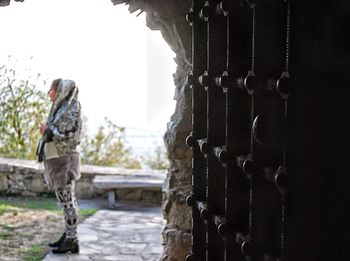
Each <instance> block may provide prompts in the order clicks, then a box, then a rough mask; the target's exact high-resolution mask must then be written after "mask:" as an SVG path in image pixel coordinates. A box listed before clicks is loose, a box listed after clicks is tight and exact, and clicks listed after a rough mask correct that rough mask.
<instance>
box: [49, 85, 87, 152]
mask: <svg viewBox="0 0 350 261" xmlns="http://www.w3.org/2000/svg"><path fill="white" fill-rule="evenodd" d="M47 126H48V129H50V130H51V131H52V134H53V142H54V144H55V146H56V149H57V152H58V154H59V156H64V155H69V154H71V153H72V152H75V151H76V147H77V145H78V144H79V143H80V135H81V127H82V120H81V106H80V103H79V101H78V88H77V87H76V86H75V83H74V81H71V80H61V81H60V83H59V85H58V87H57V91H56V100H55V102H54V103H53V105H52V108H51V111H50V115H49V117H48V122H47Z"/></svg>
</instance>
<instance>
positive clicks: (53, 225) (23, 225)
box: [0, 207, 63, 261]
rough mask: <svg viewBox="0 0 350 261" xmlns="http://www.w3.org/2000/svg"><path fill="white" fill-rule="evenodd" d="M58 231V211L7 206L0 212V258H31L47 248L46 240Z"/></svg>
mask: <svg viewBox="0 0 350 261" xmlns="http://www.w3.org/2000/svg"><path fill="white" fill-rule="evenodd" d="M62 231H63V217H62V214H60V213H57V212H52V211H46V210H28V209H22V208H16V207H10V208H9V210H8V211H7V212H6V213H4V214H3V215H0V253H1V256H0V260H1V261H10V260H11V261H12V260H35V259H34V256H35V255H40V252H41V251H43V252H44V253H45V252H46V251H49V250H50V249H49V247H47V246H46V244H47V242H48V241H51V240H55V239H56V237H57V235H59V234H60V233H62ZM33 246H34V248H33ZM39 249H40V250H39ZM38 251H39V253H38Z"/></svg>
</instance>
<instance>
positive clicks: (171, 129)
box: [0, 0, 191, 261]
mask: <svg viewBox="0 0 350 261" xmlns="http://www.w3.org/2000/svg"><path fill="white" fill-rule="evenodd" d="M10 1H11V0H0V6H7V5H9V4H10ZM15 1H16V2H23V1H24V0H15ZM111 1H112V3H113V4H115V5H117V4H127V5H129V11H130V12H135V11H137V10H141V11H145V12H146V22H147V26H148V27H149V28H150V29H152V30H160V31H161V33H162V36H163V38H164V39H165V41H166V42H167V43H168V44H169V46H170V47H171V49H172V50H173V51H174V52H175V53H176V58H175V62H176V64H177V70H176V72H175V73H174V83H175V87H176V90H175V99H176V109H175V112H174V114H173V115H172V116H171V119H170V122H168V125H167V131H166V133H165V135H164V141H165V144H166V147H167V151H168V156H169V159H170V168H169V171H168V174H167V179H166V182H165V185H164V187H165V191H166V192H165V194H164V195H163V213H164V217H165V219H166V226H165V228H164V230H163V238H164V243H165V246H164V252H163V256H162V260H164V261H182V260H185V257H186V255H188V254H189V252H190V246H191V213H190V208H189V207H188V206H187V205H186V197H187V196H188V195H189V193H190V191H191V152H190V150H189V149H188V147H187V145H186V144H185V138H186V137H187V136H188V134H189V132H190V130H191V92H190V90H189V88H188V86H186V84H185V78H186V75H187V74H188V72H189V70H190V68H191V61H190V59H191V31H190V27H189V26H188V23H187V21H186V19H185V14H186V12H187V11H188V9H189V7H190V4H191V1H190V0H186V1H182V2H181V4H180V3H178V2H176V1H175V0H171V1H161V0H155V1H144V0H141V1H136V0H111Z"/></svg>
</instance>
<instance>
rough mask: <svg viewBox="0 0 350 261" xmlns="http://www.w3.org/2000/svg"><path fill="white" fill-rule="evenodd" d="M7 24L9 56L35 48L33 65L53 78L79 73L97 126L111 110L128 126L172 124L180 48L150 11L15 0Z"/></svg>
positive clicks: (0, 17) (5, 11) (64, 0)
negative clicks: (153, 23) (152, 25)
mask: <svg viewBox="0 0 350 261" xmlns="http://www.w3.org/2000/svg"><path fill="white" fill-rule="evenodd" d="M0 24H1V25H2V26H1V33H2V36H1V41H0V54H1V55H2V56H3V57H4V56H7V55H8V54H11V56H12V57H14V58H16V59H18V60H19V61H20V62H21V61H28V58H29V57H30V56H33V57H34V58H33V59H32V60H31V61H30V63H28V64H29V67H31V68H32V70H33V71H34V72H40V73H41V74H43V76H44V77H45V78H47V79H48V80H49V81H50V82H51V81H52V80H53V79H55V78H69V79H73V80H75V81H76V83H77V85H78V86H79V89H80V93H79V95H80V100H81V103H82V106H83V113H84V114H85V115H86V116H87V117H88V119H89V128H90V130H94V129H96V126H97V124H100V123H102V122H103V118H104V117H105V116H107V117H109V118H110V119H111V120H112V121H113V122H114V123H116V124H117V125H119V126H126V127H127V129H128V128H137V129H145V130H161V131H164V130H165V129H166V123H167V122H168V121H169V118H170V116H171V114H172V113H173V112H174V108H175V101H173V96H174V90H175V87H174V83H173V78H172V74H173V73H174V72H175V70H176V65H175V62H174V61H173V58H174V57H175V54H174V53H173V52H172V51H171V49H170V47H169V46H168V45H167V44H166V43H165V41H164V39H163V38H162V37H161V34H160V32H159V31H151V30H150V29H148V28H147V27H146V25H145V24H146V23H145V15H144V14H141V15H140V16H138V17H136V14H135V13H134V14H129V12H128V11H127V6H124V5H123V6H122V5H119V6H113V4H112V3H111V1H110V0H26V1H24V2H23V3H16V2H14V1H11V5H10V6H9V7H5V8H0ZM47 87H49V86H47Z"/></svg>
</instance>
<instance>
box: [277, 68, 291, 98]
mask: <svg viewBox="0 0 350 261" xmlns="http://www.w3.org/2000/svg"><path fill="white" fill-rule="evenodd" d="M277 90H278V91H279V93H280V94H281V95H282V97H283V95H288V94H289V91H290V77H289V73H288V72H283V73H282V74H281V77H280V78H279V79H278V81H277Z"/></svg>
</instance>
